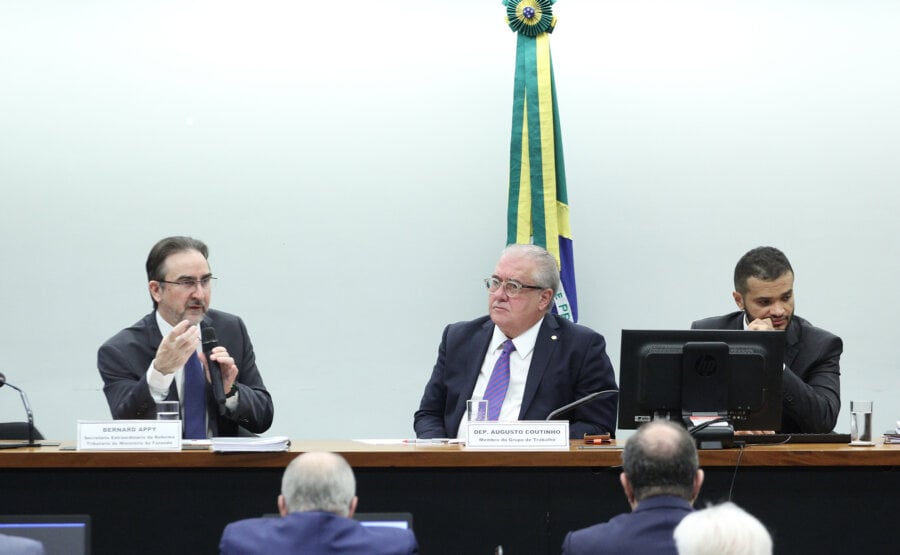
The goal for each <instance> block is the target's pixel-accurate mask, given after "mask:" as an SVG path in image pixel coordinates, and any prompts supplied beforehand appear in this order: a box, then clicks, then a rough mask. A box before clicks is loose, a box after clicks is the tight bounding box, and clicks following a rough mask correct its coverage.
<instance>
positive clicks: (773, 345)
mask: <svg viewBox="0 0 900 555" xmlns="http://www.w3.org/2000/svg"><path fill="white" fill-rule="evenodd" d="M784 345H785V338H784V332H782V331H743V330H622V353H621V354H622V356H621V358H620V360H619V428H621V429H625V430H629V429H631V430H633V429H637V428H638V427H640V426H641V425H642V424H644V423H646V422H650V421H651V420H653V419H654V418H661V419H667V420H674V421H679V422H682V423H684V424H685V425H686V426H688V428H690V427H691V424H692V423H694V424H696V423H697V420H698V419H700V418H710V417H721V418H725V419H727V420H728V422H729V423H730V424H731V426H733V429H734V430H778V429H779V428H780V427H781V397H782V375H783V373H784ZM692 417H693V421H692V420H691V418H692Z"/></svg>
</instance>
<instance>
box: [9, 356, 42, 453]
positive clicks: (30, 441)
mask: <svg viewBox="0 0 900 555" xmlns="http://www.w3.org/2000/svg"><path fill="white" fill-rule="evenodd" d="M4 385H8V386H9V387H11V388H13V389H15V390H16V391H18V392H19V396H20V397H22V405H24V406H25V414H27V415H28V443H16V444H11V445H4V447H40V445H41V444H40V443H35V442H34V414H33V413H32V412H31V405H30V404H28V397H27V396H26V395H25V392H24V391H22V390H21V389H19V388H18V387H16V386H14V385H13V384H11V383H9V382H7V381H6V376H4V375H3V372H0V387H3V386H4Z"/></svg>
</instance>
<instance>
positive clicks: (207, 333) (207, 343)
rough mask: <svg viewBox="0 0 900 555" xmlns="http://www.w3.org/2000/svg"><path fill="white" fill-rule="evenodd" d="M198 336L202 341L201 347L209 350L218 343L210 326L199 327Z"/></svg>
mask: <svg viewBox="0 0 900 555" xmlns="http://www.w3.org/2000/svg"><path fill="white" fill-rule="evenodd" d="M200 338H201V341H202V342H203V349H204V350H207V351H210V350H212V349H213V347H216V346H218V345H219V340H218V339H217V338H216V330H215V328H213V327H212V326H204V327H202V328H200Z"/></svg>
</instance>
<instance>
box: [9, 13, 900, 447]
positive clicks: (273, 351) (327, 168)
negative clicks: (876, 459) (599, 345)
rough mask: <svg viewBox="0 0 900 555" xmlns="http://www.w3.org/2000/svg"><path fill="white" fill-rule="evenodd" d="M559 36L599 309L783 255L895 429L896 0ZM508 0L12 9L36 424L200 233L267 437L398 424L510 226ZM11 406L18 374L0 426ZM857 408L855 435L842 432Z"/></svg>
mask: <svg viewBox="0 0 900 555" xmlns="http://www.w3.org/2000/svg"><path fill="white" fill-rule="evenodd" d="M554 9H555V12H556V14H557V15H558V18H559V22H558V26H557V29H556V32H555V33H554V34H553V36H552V40H551V44H552V51H553V57H554V64H555V72H556V78H557V89H558V95H559V104H560V112H561V117H562V129H563V138H564V145H565V149H566V150H565V155H566V163H567V177H568V184H569V200H570V204H571V207H572V208H571V217H572V225H573V231H574V234H575V256H576V270H577V272H576V273H577V280H578V285H579V300H580V312H581V321H582V323H583V324H586V325H588V326H591V327H593V328H595V329H597V330H598V331H600V332H601V333H603V334H605V335H606V336H607V339H608V341H609V351H610V355H611V357H612V359H613V362H614V364H615V365H618V358H619V356H618V349H619V336H620V330H621V329H622V328H667V327H672V328H681V327H687V326H688V325H689V323H690V321H691V320H693V319H696V318H699V317H703V316H709V315H713V314H718V313H724V312H726V311H730V310H731V309H732V307H733V303H732V301H731V298H730V293H731V284H730V282H731V272H732V269H733V266H734V263H735V262H736V260H737V258H738V257H739V256H740V255H741V254H742V253H743V252H745V251H746V250H748V249H749V248H752V247H754V246H757V245H761V244H772V245H776V246H778V247H780V248H782V249H783V250H784V251H785V252H786V253H787V254H788V256H789V257H790V258H791V261H792V263H793V265H794V267H795V270H796V274H797V280H796V293H797V308H798V311H797V312H798V314H800V315H802V316H805V317H806V318H808V319H810V320H811V321H812V322H813V323H815V324H817V325H819V326H821V327H824V328H826V329H829V330H831V331H833V332H835V333H837V334H838V335H840V336H841V337H843V339H844V344H845V354H844V357H843V359H842V362H843V364H842V366H843V387H842V394H843V398H844V400H845V403H844V404H845V407H846V406H848V405H849V403H848V401H849V400H850V399H851V398H853V399H872V400H874V401H875V427H876V430H877V431H881V430H882V429H885V428H887V427H889V426H892V424H893V422H894V420H896V419H897V418H900V401H898V399H897V395H896V392H897V391H898V390H900V387H898V385H900V383H898V377H897V376H898V372H897V371H896V369H897V363H896V362H895V357H896V356H897V355H896V348H895V344H896V342H895V339H894V335H895V329H894V328H895V326H894V323H895V321H896V320H897V315H896V308H895V307H896V306H897V305H898V301H900V293H898V288H897V287H896V286H895V282H896V281H897V276H898V260H900V256H898V244H897V240H896V235H897V232H898V227H900V226H898V224H897V217H896V214H897V213H898V208H900V207H898V204H900V202H898V199H900V194H898V192H897V189H896V187H897V184H898V183H897V182H898V177H900V157H898V155H897V149H898V145H897V142H898V131H900V107H898V101H897V99H898V98H900V69H898V65H897V59H898V55H900V35H898V34H897V32H896V29H897V24H898V21H900V4H898V3H897V2H895V1H893V0H884V1H877V0H855V1H850V0H844V1H837V0H834V1H827V0H826V1H823V0H815V1H813V0H794V1H792V2H783V1H776V0H765V1H763V0H758V1H754V2H747V1H739V2H738V1H724V0H707V1H704V0H684V1H673V0H661V1H650V0H628V1H625V0H621V1H612V0H560V1H559V2H557V3H556V4H555V6H554ZM504 14H505V10H504V7H503V6H502V5H501V3H500V1H499V0H487V1H478V2H475V1H472V0H468V1H464V2H458V3H456V4H452V3H451V4H448V3H446V2H423V1H421V0H395V1H393V2H387V3H385V2H381V3H373V2H363V1H359V0H345V1H343V2H316V3H313V2H296V1H282V0H270V1H265V0H260V1H256V2H239V1H235V0H215V1H212V0H210V1H188V0H179V1H171V2H160V1H154V2H138V1H133V2H118V1H111V0H108V1H99V0H98V1H76V2H72V1H62V0H60V1H56V2H50V1H44V2H26V1H7V2H3V3H2V4H0V190H2V196H0V198H2V200H0V255H2V260H3V266H2V269H3V272H2V276H0V310H2V315H0V371H2V372H4V373H5V374H6V375H7V377H8V379H9V380H10V381H11V382H13V383H14V384H16V385H18V386H20V387H22V388H24V389H25V390H26V391H27V392H28V395H29V397H30V399H31V403H32V405H33V407H34V412H35V414H36V422H37V424H38V426H39V427H40V428H41V430H42V431H43V432H44V433H45V435H47V436H49V437H54V438H61V439H66V438H69V439H70V438H73V437H74V435H75V420H76V419H78V418H106V417H108V415H109V413H108V409H107V406H106V401H105V398H104V396H103V393H102V390H101V387H102V384H101V380H100V378H99V376H98V374H97V371H96V350H97V347H98V346H99V345H100V344H101V343H102V342H103V341H104V340H105V339H107V338H108V337H109V336H111V335H112V334H114V333H115V332H116V331H118V330H119V329H121V328H123V327H125V326H127V325H129V324H131V323H132V322H134V321H136V320H137V319H138V318H140V317H141V316H142V315H143V314H145V313H146V312H148V311H149V309H150V300H149V297H148V295H147V293H146V278H145V276H144V273H143V264H144V260H145V257H146V254H147V251H148V250H149V249H150V246H151V245H152V244H153V243H154V242H155V241H156V240H157V239H159V238H161V237H163V236H166V235H172V234H189V235H193V236H196V237H199V238H201V239H203V240H205V241H206V242H207V243H208V244H209V245H210V248H211V255H210V261H211V264H212V268H213V270H214V272H215V273H216V274H217V275H219V276H221V279H220V280H219V284H218V285H217V288H216V289H215V291H214V293H213V305H214V306H215V307H217V308H220V309H223V310H227V311H230V312H234V313H237V314H240V315H242V316H243V317H244V319H245V321H246V322H247V324H248V326H249V329H250V332H251V336H252V338H253V340H254V342H255V344H256V349H257V355H258V362H259V365H260V368H261V370H262V373H263V377H264V378H265V381H266V384H267V385H268V387H269V389H270V391H272V394H273V397H274V400H275V408H276V411H275V413H276V416H275V423H274V425H273V427H272V429H271V433H273V434H287V435H290V436H292V437H294V438H347V437H349V438H358V437H404V436H410V435H411V434H412V413H413V411H414V410H415V408H416V407H417V405H418V400H419V396H420V394H421V391H422V388H423V386H424V384H425V381H426V380H427V378H428V375H429V374H430V371H431V367H432V365H433V363H434V358H435V355H436V349H437V345H438V341H439V339H440V333H441V330H442V328H443V326H444V325H445V324H446V323H448V322H451V321H458V320H464V319H469V318H473V317H476V316H478V315H480V314H482V313H483V312H484V310H485V302H486V299H485V294H484V291H483V286H482V284H481V281H480V279H481V278H482V277H484V276H485V275H487V274H488V273H489V272H490V271H491V270H492V268H493V264H494V262H495V259H496V256H497V254H498V252H499V251H500V249H501V248H502V246H503V243H504V241H505V210H506V207H505V201H506V183H507V177H508V175H507V174H508V149H509V133H510V119H511V100H512V77H513V69H514V60H515V36H514V35H513V34H512V33H511V32H510V31H509V30H508V28H507V27H506V26H505V23H504V21H503V18H504ZM20 418H21V407H20V404H19V399H18V396H17V395H16V394H15V392H14V391H12V390H10V389H9V388H4V389H2V390H0V421H2V420H17V419H20ZM848 419H849V417H848V415H847V411H846V408H845V410H844V412H843V414H842V415H841V419H840V422H839V426H838V429H839V430H840V431H847V430H848V428H849V425H848Z"/></svg>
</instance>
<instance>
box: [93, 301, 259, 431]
mask: <svg viewBox="0 0 900 555" xmlns="http://www.w3.org/2000/svg"><path fill="white" fill-rule="evenodd" d="M203 323H204V324H208V325H210V326H212V327H214V328H215V330H216V337H217V338H218V340H219V345H222V346H223V347H225V348H226V349H228V354H229V355H231V357H232V358H234V361H235V364H236V365H237V367H238V377H237V381H236V382H235V387H237V389H238V406H237V409H236V410H234V411H228V412H227V413H226V414H225V415H224V416H219V411H218V405H216V402H215V399H214V398H213V395H212V388H211V386H210V385H209V384H208V383H207V384H206V392H207V395H206V401H207V403H206V410H207V414H208V415H209V425H210V430H211V431H212V434H213V435H214V436H236V435H238V433H239V426H240V427H241V428H244V429H246V430H248V431H250V432H253V433H262V432H265V431H266V430H268V429H269V426H271V425H272V416H273V408H272V397H271V396H270V395H269V392H268V391H266V386H265V385H263V381H262V377H260V375H259V370H258V369H257V368H256V356H255V355H254V354H253V344H252V343H250V336H249V335H247V328H246V327H245V326H244V322H243V321H242V320H241V319H240V318H238V317H237V316H234V315H232V314H228V313H225V312H220V311H218V310H210V311H209V312H207V314H206V315H205V316H204V317H203ZM161 342H162V334H161V333H160V331H159V326H158V325H157V324H156V313H155V312H151V313H150V314H148V315H146V316H144V317H143V318H141V319H140V320H139V321H138V322H137V323H135V324H134V325H133V326H131V327H130V328H125V329H124V330H122V331H120V332H119V333H117V334H116V335H114V336H113V337H112V338H110V339H109V340H108V341H107V342H106V343H104V344H103V345H102V346H101V347H100V350H99V351H98V352H97V367H98V368H99V369H100V376H101V377H102V378H103V384H104V385H103V392H104V393H106V400H107V402H109V410H110V412H111V413H112V417H113V418H115V419H138V420H141V419H155V418H156V402H155V401H154V399H153V396H152V395H151V394H150V386H148V385H147V368H149V367H150V362H151V361H152V360H153V359H154V358H155V357H156V350H157V349H158V348H159V344H160V343H161ZM167 399H172V400H177V399H178V388H177V386H176V385H175V382H172V387H171V388H170V390H169V395H168V397H167Z"/></svg>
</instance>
